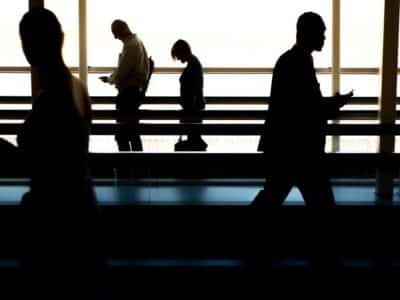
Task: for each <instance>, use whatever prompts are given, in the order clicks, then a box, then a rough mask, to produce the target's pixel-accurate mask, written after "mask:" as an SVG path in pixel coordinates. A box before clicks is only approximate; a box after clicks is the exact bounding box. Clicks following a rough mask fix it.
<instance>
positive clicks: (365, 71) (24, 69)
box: [0, 66, 400, 75]
mask: <svg viewBox="0 0 400 300" xmlns="http://www.w3.org/2000/svg"><path fill="white" fill-rule="evenodd" d="M114 69H115V67H101V66H100V67H91V66H89V68H88V73H89V74H104V73H111V72H112V71H113V70H114ZM70 70H71V72H73V73H79V67H70ZM182 70H183V68H176V67H156V68H155V69H154V73H156V74H177V73H181V72H182ZM273 70H274V69H273V68H272V67H269V68H268V67H264V68H260V67H205V68H204V73H206V74H231V75H235V74H272V72H273ZM316 71H317V73H319V74H332V68H331V67H325V68H316ZM29 72H30V67H29V66H2V67H0V73H29ZM340 73H341V74H354V75H378V74H379V68H341V69H340ZM398 73H399V74H400V69H398Z"/></svg>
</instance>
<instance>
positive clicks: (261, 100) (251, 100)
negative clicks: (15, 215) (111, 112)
mask: <svg viewBox="0 0 400 300" xmlns="http://www.w3.org/2000/svg"><path fill="white" fill-rule="evenodd" d="M91 99H92V103H93V104H115V97H91ZM396 101H397V104H398V105H400V98H397V99H396ZM206 102H207V104H209V105H228V104H229V105H266V104H268V103H269V102H270V97H267V96H265V97H234V96H232V97H230V96H224V97H206ZM31 103H32V98H31V97H28V96H0V104H31ZM178 103H179V97H178V96H175V97H173V96H172V97H164V96H159V97H158V96H149V97H146V98H145V100H144V101H143V104H146V105H153V104H154V105H169V104H178ZM348 105H378V98H377V97H354V98H352V99H351V100H350V102H349V103H348Z"/></svg>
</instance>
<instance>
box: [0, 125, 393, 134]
mask: <svg viewBox="0 0 400 300" xmlns="http://www.w3.org/2000/svg"><path fill="white" fill-rule="evenodd" d="M20 128H21V124H0V134H2V135H15V134H17V133H18V132H19V130H20ZM194 129H195V130H197V131H198V132H200V134H202V135H216V136H259V135H261V134H262V133H263V132H264V126H263V124H139V125H136V126H132V130H135V131H136V132H138V133H139V134H141V135H167V136H168V135H181V134H188V133H190V132H192V131H193V130H194ZM117 130H118V125H117V124H93V125H92V130H91V134H92V135H114V134H115V133H116V132H117ZM326 134H327V135H328V136H329V135H332V136H382V135H396V136H397V135H400V125H379V124H377V125H370V124H329V125H328V126H327V130H326Z"/></svg>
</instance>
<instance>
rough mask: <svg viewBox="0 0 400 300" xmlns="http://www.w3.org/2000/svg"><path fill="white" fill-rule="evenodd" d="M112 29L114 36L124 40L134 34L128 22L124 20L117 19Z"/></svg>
mask: <svg viewBox="0 0 400 300" xmlns="http://www.w3.org/2000/svg"><path fill="white" fill-rule="evenodd" d="M111 31H112V33H113V35H114V37H115V38H116V39H118V40H121V41H124V40H125V39H126V38H127V37H128V36H130V35H131V34H132V32H131V30H130V29H129V26H128V24H126V22H124V21H122V20H115V21H114V22H112V24H111Z"/></svg>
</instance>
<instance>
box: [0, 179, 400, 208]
mask: <svg viewBox="0 0 400 300" xmlns="http://www.w3.org/2000/svg"><path fill="white" fill-rule="evenodd" d="M93 183H94V187H95V191H96V195H97V199H98V201H99V203H100V204H102V205H118V204H132V205H248V204H249V203H250V202H251V201H252V199H254V197H255V195H256V194H257V192H258V191H259V190H260V189H261V188H262V185H263V181H262V180H261V179H248V178H246V179H221V178H218V179H173V178H170V179H165V178H164V179H140V180H138V179H123V180H117V179H115V178H106V179H105V178H102V179H94V180H93ZM375 185H376V182H375V180H373V179H357V178H351V179H345V178H343V179H333V180H332V186H333V191H334V195H335V199H336V202H337V204H339V205H357V204H359V205H374V204H377V203H382V201H388V202H389V203H393V204H395V205H397V204H400V194H399V183H398V182H397V181H396V182H395V184H394V193H393V194H394V195H393V198H391V199H380V198H379V197H377V195H376V187H375ZM27 191H28V181H27V180H26V179H0V205H1V204H3V205H5V204H17V203H19V201H20V199H21V197H22V195H23V194H24V193H25V192H27ZM302 203H303V199H302V196H301V194H300V192H299V191H298V190H297V189H296V188H293V189H292V190H291V192H290V194H289V196H288V197H287V199H286V201H285V205H299V204H302Z"/></svg>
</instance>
